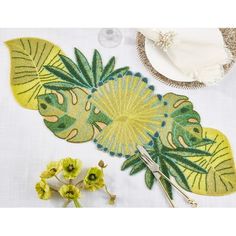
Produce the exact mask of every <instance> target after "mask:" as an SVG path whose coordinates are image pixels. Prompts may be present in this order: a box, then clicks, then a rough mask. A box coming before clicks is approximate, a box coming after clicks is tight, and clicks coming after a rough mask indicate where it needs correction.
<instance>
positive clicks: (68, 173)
mask: <svg viewBox="0 0 236 236" xmlns="http://www.w3.org/2000/svg"><path fill="white" fill-rule="evenodd" d="M62 168H63V176H64V178H65V179H75V178H76V177H77V176H78V175H79V173H80V171H81V168H82V162H81V161H80V160H78V159H72V158H70V157H68V158H65V159H64V160H62Z"/></svg>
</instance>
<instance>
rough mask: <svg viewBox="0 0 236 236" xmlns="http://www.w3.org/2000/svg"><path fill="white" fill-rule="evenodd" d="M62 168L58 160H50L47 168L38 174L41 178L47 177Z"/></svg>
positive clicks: (50, 176) (55, 173)
mask: <svg viewBox="0 0 236 236" xmlns="http://www.w3.org/2000/svg"><path fill="white" fill-rule="evenodd" d="M61 170H62V166H61V162H60V161H56V162H54V161H52V162H50V163H49V164H48V166H47V169H46V170H45V171H44V172H43V173H42V174H41V175H40V177H41V178H43V179H49V178H52V177H53V176H55V175H57V174H58V173H59V172H60V171H61Z"/></svg>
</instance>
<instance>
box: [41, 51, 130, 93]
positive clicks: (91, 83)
mask: <svg viewBox="0 0 236 236" xmlns="http://www.w3.org/2000/svg"><path fill="white" fill-rule="evenodd" d="M75 56H76V60H77V64H76V63H74V62H73V61H72V60H71V59H70V58H68V57H66V56H64V55H59V57H60V60H61V62H62V64H63V65H64V67H65V68H66V69H67V71H68V72H67V71H64V70H61V69H60V68H56V67H54V66H45V67H44V68H45V69H46V70H47V71H48V72H50V73H51V74H53V75H54V76H56V77H58V78H60V79H61V80H63V81H64V82H67V83H72V84H74V85H75V87H80V88H86V89H90V90H92V89H94V88H97V87H99V86H101V85H102V84H104V83H105V82H107V81H108V80H109V79H110V78H111V77H112V78H117V77H118V75H124V74H125V73H126V72H127V71H128V69H129V67H122V68H118V69H116V70H114V68H115V58H114V57H112V58H111V59H110V60H109V61H108V63H107V65H106V66H105V67H104V68H103V62H102V57H101V55H100V53H99V52H98V51H97V50H96V49H95V50H94V54H93V60H92V65H90V64H89V62H88V60H87V58H86V57H85V56H84V54H83V53H82V52H81V51H80V50H79V49H77V48H75ZM60 85H61V84H58V86H53V88H55V90H58V88H59V87H60ZM46 86H47V85H46ZM46 86H45V88H46ZM68 87H69V86H68ZM65 88H66V86H63V87H62V89H63V90H65Z"/></svg>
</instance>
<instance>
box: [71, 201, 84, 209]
mask: <svg viewBox="0 0 236 236" xmlns="http://www.w3.org/2000/svg"><path fill="white" fill-rule="evenodd" d="M73 201H74V204H75V207H76V208H81V207H82V206H81V205H80V203H79V201H78V199H74V200H73Z"/></svg>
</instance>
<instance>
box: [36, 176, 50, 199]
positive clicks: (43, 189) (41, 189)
mask: <svg viewBox="0 0 236 236" xmlns="http://www.w3.org/2000/svg"><path fill="white" fill-rule="evenodd" d="M35 190H36V192H37V193H38V197H39V198H40V199H42V200H48V199H49V198H50V197H51V195H52V192H51V190H50V187H49V185H48V184H47V182H46V181H45V180H44V179H42V180H41V181H40V182H38V183H37V184H36V185H35Z"/></svg>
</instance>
